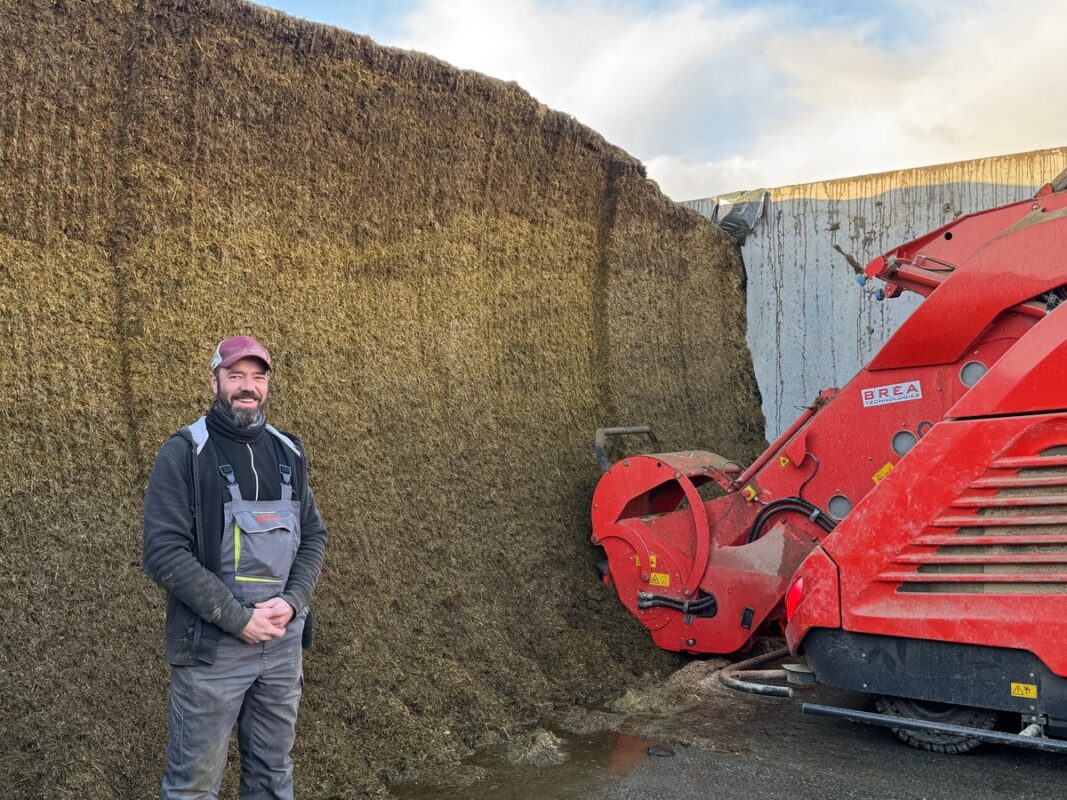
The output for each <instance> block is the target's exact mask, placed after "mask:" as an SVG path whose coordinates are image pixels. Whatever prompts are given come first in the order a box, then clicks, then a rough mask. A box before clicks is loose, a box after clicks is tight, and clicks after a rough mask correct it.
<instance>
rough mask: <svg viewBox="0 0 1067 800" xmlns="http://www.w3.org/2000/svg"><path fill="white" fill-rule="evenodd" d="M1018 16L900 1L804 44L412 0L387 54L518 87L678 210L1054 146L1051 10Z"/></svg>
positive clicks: (731, 27)
mask: <svg viewBox="0 0 1067 800" xmlns="http://www.w3.org/2000/svg"><path fill="white" fill-rule="evenodd" d="M1019 8H1020V7H1019V6H1018V5H1017V4H1009V3H1007V2H994V1H993V0H985V1H984V2H983V1H982V0H974V2H971V3H969V4H967V5H966V6H961V5H959V4H957V3H950V2H947V0H923V2H919V1H918V0H899V2H898V4H897V9H896V11H895V12H894V10H893V9H890V11H889V12H888V13H889V15H886V16H883V17H882V18H881V20H874V19H872V20H871V21H870V22H867V23H864V24H862V25H853V26H851V27H840V26H839V27H825V26H824V27H818V26H817V25H814V24H813V23H812V22H811V20H810V16H811V14H810V13H809V12H807V11H806V10H805V9H804V8H803V7H802V6H796V5H786V4H783V5H781V6H772V5H768V4H764V5H760V6H756V7H754V8H752V9H750V10H738V9H737V8H729V7H727V6H725V5H723V4H721V3H718V2H688V3H682V4H674V5H668V6H667V7H666V8H664V9H662V10H658V11H655V12H653V11H647V12H642V11H641V10H640V9H639V8H638V7H636V6H634V5H632V4H630V5H628V4H619V3H608V2H606V0H601V1H600V2H578V0H556V1H555V2H551V3H549V2H544V1H542V2H537V1H536V0H514V2H507V3H501V2H499V0H496V1H495V2H493V1H492V0H451V2H449V0H421V2H420V3H419V4H417V5H416V6H415V7H414V8H413V9H412V10H411V12H410V13H409V14H408V15H407V17H406V18H405V20H404V22H403V23H402V25H401V30H402V31H403V34H402V40H401V41H399V42H397V44H400V45H401V46H404V47H411V48H414V49H419V50H423V51H426V52H429V53H433V54H434V55H436V56H438V57H440V58H443V59H445V60H447V61H450V62H452V63H454V64H456V65H458V66H461V67H466V68H471V69H477V70H479V71H481V72H485V73H487V74H490V75H494V76H495V77H498V78H503V79H505V80H515V81H518V83H519V84H521V85H522V86H523V87H524V88H526V89H527V90H528V91H530V92H531V94H533V95H534V96H535V97H537V98H538V99H539V100H541V101H542V102H544V103H546V104H547V105H549V106H552V107H554V108H558V109H560V110H563V111H566V112H568V113H570V114H573V115H574V116H575V117H577V118H578V119H579V120H581V121H582V122H584V123H586V124H587V125H589V126H591V127H593V128H595V129H596V130H598V131H599V132H600V133H602V134H603V135H604V136H605V137H606V138H607V139H608V140H610V141H612V142H615V143H616V144H619V145H620V146H622V147H624V148H626V149H627V150H629V151H630V152H631V153H633V154H634V155H635V156H637V157H639V158H642V159H643V160H644V161H645V162H646V164H647V165H648V168H649V174H650V176H651V177H653V178H654V179H656V180H657V181H658V182H659V183H660V185H661V186H662V187H663V189H664V191H665V192H666V193H667V194H669V195H671V196H672V197H675V198H677V199H687V198H692V197H702V196H707V195H710V194H717V193H722V192H727V191H732V190H738V189H749V188H755V187H762V186H780V185H783V184H788V183H796V182H805V181H813V180H820V179H827V178H834V177H842V176H847V175H858V174H863V173H867V172H876V171H881V170H888V169H898V168H903V167H908V166H916V165H920V164H930V163H937V162H942V161H956V160H960V159H965V158H974V157H978V156H984V155H993V154H998V153H1010V152H1017V151H1022V150H1029V149H1036V148H1041V147H1053V146H1059V145H1064V144H1067V115H1065V114H1064V113H1063V111H1062V108H1060V104H1059V97H1060V95H1059V92H1058V91H1057V90H1058V89H1059V86H1058V84H1059V82H1060V80H1061V75H1062V74H1063V63H1062V62H1063V60H1064V59H1063V56H1062V55H1061V53H1062V41H1061V39H1062V32H1063V31H1064V30H1067V4H1061V3H1058V2H1054V1H1053V0H1036V2H1031V3H1029V4H1027V6H1026V9H1025V13H1023V12H1021V11H1020V10H1019ZM804 14H807V17H808V19H805V18H804V17H803V16H802V15H804ZM901 19H903V20H905V21H900V20H901ZM894 24H896V25H900V26H906V29H905V30H904V31H903V32H904V34H905V35H903V36H898V37H896V38H895V39H886V41H894V42H896V43H895V44H885V43H884V42H883V38H884V37H883V38H880V37H879V34H880V33H884V32H885V28H886V26H891V25H894ZM879 26H881V27H879ZM907 26H910V27H907ZM1050 177H1051V176H1050Z"/></svg>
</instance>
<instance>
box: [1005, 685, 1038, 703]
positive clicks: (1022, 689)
mask: <svg viewBox="0 0 1067 800" xmlns="http://www.w3.org/2000/svg"><path fill="white" fill-rule="evenodd" d="M1011 696H1012V697H1025V698H1026V699H1027V700H1036V699H1037V686H1036V685H1035V684H1033V683H1013V684H1012V685H1011Z"/></svg>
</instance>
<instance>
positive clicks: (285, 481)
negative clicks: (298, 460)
mask: <svg viewBox="0 0 1067 800" xmlns="http://www.w3.org/2000/svg"><path fill="white" fill-rule="evenodd" d="M278 471H279V472H280V473H281V474H282V502H283V503H291V502H292V500H293V471H292V469H290V468H289V467H287V466H286V465H285V464H279V465H278Z"/></svg>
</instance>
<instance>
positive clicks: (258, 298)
mask: <svg viewBox="0 0 1067 800" xmlns="http://www.w3.org/2000/svg"><path fill="white" fill-rule="evenodd" d="M0 111H2V113H0V278H2V280H0V310H2V312H3V313H2V315H0V326H2V330H3V334H4V339H5V347H4V348H3V349H2V350H0V433H2V436H0V448H2V449H0V453H2V455H3V464H4V466H5V469H4V474H5V476H6V477H5V480H4V482H3V485H2V486H0V506H2V512H3V520H4V530H3V539H2V544H0V548H2V550H0V553H2V560H0V563H2V566H3V571H4V579H3V581H0V602H2V603H3V608H4V624H3V626H2V628H0V630H2V633H0V636H2V641H0V645H2V646H0V719H2V723H0V726H2V733H3V737H2V738H3V742H4V747H3V752H2V753H0V786H3V787H4V794H5V795H6V796H12V797H14V796H18V797H49V798H97V797H100V798H104V797H141V796H150V795H151V794H152V793H153V792H154V791H155V787H156V785H157V781H158V776H159V771H160V769H161V759H162V750H163V744H164V740H165V727H164V726H165V704H166V697H165V686H166V677H167V673H166V669H165V668H164V666H163V664H162V663H161V658H160V656H161V652H162V613H163V598H162V593H161V592H160V590H158V589H156V588H155V587H154V586H152V585H150V584H149V582H148V581H147V579H146V578H145V577H144V576H143V575H142V573H141V572H140V565H139V564H140V498H141V494H142V491H143V487H144V483H145V480H146V477H147V470H148V469H149V468H150V465H151V461H152V458H153V456H154V454H155V451H156V449H157V448H158V447H159V445H160V444H161V443H162V441H163V440H164V439H165V438H166V437H167V436H168V435H169V434H170V432H171V431H173V430H174V429H176V428H177V427H179V426H180V425H182V424H185V423H187V422H189V421H191V420H192V419H194V418H195V417H196V416H197V415H199V413H201V412H202V411H203V410H204V409H205V408H206V405H207V400H208V398H207V392H206V362H207V360H208V359H209V357H210V354H211V350H212V347H213V345H214V342H215V341H216V340H217V339H218V338H220V337H222V336H224V335H228V334H230V333H233V332H250V333H253V334H255V335H256V336H258V337H260V338H261V339H262V340H263V341H264V342H265V343H266V344H267V345H268V347H270V348H271V350H272V351H273V352H274V353H275V354H276V356H277V364H276V367H277V369H276V382H275V385H274V387H273V396H272V409H271V418H272V420H273V421H274V422H275V423H276V424H279V425H282V426H283V427H288V428H291V429H292V430H295V431H297V432H299V433H300V434H301V435H303V436H304V437H305V439H306V441H307V443H308V446H309V449H310V452H311V468H312V480H313V483H314V485H315V486H316V491H317V494H318V496H319V503H320V506H321V507H322V509H323V512H324V515H325V517H326V519H327V522H328V524H329V526H330V530H331V535H332V540H331V545H330V550H329V554H328V559H327V562H328V563H327V568H326V570H325V573H324V576H323V582H322V584H321V588H320V592H319V595H318V596H317V598H316V603H315V607H316V614H317V616H318V626H317V642H316V647H315V649H314V650H313V651H312V652H311V653H310V654H309V656H308V659H307V663H306V674H307V675H306V677H307V686H306V693H305V705H304V709H303V713H302V718H301V734H300V738H299V740H298V754H297V759H298V772H297V779H298V782H299V784H300V786H301V788H302V790H303V791H304V793H305V794H306V796H309V797H354V796H360V795H361V794H362V793H364V792H365V791H368V790H373V789H374V788H375V787H378V786H380V784H381V782H382V781H383V780H388V779H390V778H393V777H395V776H397V775H400V774H404V773H406V772H409V771H410V770H412V769H414V768H418V767H419V766H420V765H422V764H425V763H431V762H433V761H435V760H438V759H442V758H448V757H449V756H450V755H452V754H455V753H457V752H461V751H462V750H463V748H465V747H467V746H472V745H477V744H480V743H484V742H486V741H490V740H492V739H493V738H494V737H497V736H499V735H500V734H501V733H502V732H509V731H513V730H516V729H517V728H518V727H520V726H522V725H523V724H525V723H526V722H528V721H529V720H532V719H534V718H536V717H538V716H539V715H542V714H545V713H551V712H552V711H553V709H558V708H562V707H566V706H567V705H570V704H574V703H584V702H593V701H598V700H602V699H604V698H606V697H607V696H609V695H611V694H617V693H618V692H620V691H621V690H622V688H623V687H624V686H625V685H626V684H627V683H628V682H631V681H632V680H633V677H634V676H635V675H637V674H640V673H641V672H643V671H647V670H655V669H662V668H665V667H666V666H668V665H669V663H670V662H669V660H668V659H667V658H666V657H665V656H663V655H662V654H660V653H658V652H656V651H655V650H654V648H653V647H652V645H651V644H650V643H649V641H648V639H647V636H646V635H645V634H644V631H643V629H641V628H640V627H639V626H638V625H637V624H636V623H634V622H633V621H632V620H630V619H629V618H628V617H627V615H626V614H625V613H624V612H623V611H622V610H621V608H620V607H619V606H618V604H617V603H616V602H615V600H614V598H612V597H611V596H610V595H609V594H608V592H607V590H605V589H603V588H602V587H599V586H597V585H596V583H595V581H594V580H593V578H592V575H593V561H594V557H593V554H592V552H591V550H590V548H589V546H588V542H587V536H588V524H587V519H588V499H589V496H590V494H591V491H592V487H593V485H594V483H595V481H596V478H597V470H596V466H595V462H594V460H593V457H592V452H591V440H592V432H593V430H594V429H595V428H596V427H597V426H600V425H607V424H633V423H637V422H643V421H646V420H647V421H650V422H652V423H653V424H655V425H656V427H657V429H658V430H659V432H660V435H661V438H662V439H663V441H664V444H665V446H666V447H668V448H671V447H677V448H682V447H686V448H689V447H705V448H710V449H716V450H718V451H720V452H723V453H725V454H728V455H729V456H731V457H734V458H738V459H745V458H750V457H751V456H752V455H754V453H755V452H756V451H757V450H758V449H759V447H760V446H761V443H762V440H761V431H762V419H761V418H760V416H759V411H758V409H759V403H758V398H757V394H756V389H755V383H754V380H753V377H752V370H751V364H750V362H749V359H748V355H747V352H746V350H745V348H744V306H745V304H744V297H743V275H742V272H741V266H740V262H739V260H738V258H737V256H736V255H735V252H734V251H733V249H732V246H731V245H730V244H729V242H728V240H727V238H726V237H725V236H724V235H722V234H721V233H720V232H718V231H717V230H715V229H713V228H712V227H711V226H709V225H708V224H706V223H705V222H703V221H702V220H701V219H700V218H699V217H697V216H696V215H695V214H692V213H689V212H686V211H683V210H682V209H680V208H679V207H677V206H675V205H674V204H672V203H670V202H669V201H667V200H666V199H665V198H664V197H663V196H662V195H660V194H659V192H658V190H657V189H656V188H655V186H654V185H653V184H651V183H649V182H648V181H647V180H645V178H644V177H643V171H642V169H641V167H640V165H639V164H637V163H636V162H635V161H634V160H633V159H631V158H630V157H629V156H627V155H626V154H624V153H622V152H621V151H619V150H618V149H616V148H614V147H612V146H611V145H609V144H607V143H606V142H604V141H603V140H602V139H601V138H600V137H598V136H597V135H596V134H595V133H593V132H592V131H590V130H588V129H586V128H584V127H582V126H581V125H579V124H578V123H576V122H575V121H574V120H572V119H571V118H569V117H566V116H564V115H561V114H558V113H556V112H552V111H550V110H547V109H546V108H545V107H544V106H541V105H539V104H538V103H537V102H536V101H535V100H533V99H532V98H530V97H529V96H528V95H527V94H526V93H525V92H523V91H522V90H521V89H520V88H518V87H517V86H515V85H513V84H505V83H501V82H499V81H495V80H492V79H489V78H486V77H484V76H481V75H477V74H473V73H469V72H462V71H459V70H456V69H453V68H451V67H449V66H447V65H445V64H442V63H440V62H438V61H436V60H434V59H432V58H429V57H426V56H423V55H419V54H415V53H407V52H401V51H397V50H390V49H386V48H382V47H380V46H378V45H375V44H374V43H373V42H371V41H370V40H368V39H366V38H364V37H360V36H356V35H352V34H348V33H344V32H340V31H337V30H333V29H328V28H325V27H322V26H318V25H313V24H309V23H303V22H300V21H296V20H293V19H290V18H288V17H284V16H282V15H279V14H275V13H272V12H268V11H265V10H263V9H260V8H257V7H254V6H251V5H247V4H244V3H238V2H231V1H229V0H211V1H205V2H192V1H189V2H181V1H180V0H144V1H143V2H134V1H133V0H130V2H123V0H98V1H96V2H92V1H90V0H84V1H76V0H65V1H64V0H57V2H43V1H42V0H30V1H29V2H19V3H14V2H8V3H5V4H4V5H3V7H2V10H0Z"/></svg>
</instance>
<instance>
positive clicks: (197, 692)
mask: <svg viewBox="0 0 1067 800" xmlns="http://www.w3.org/2000/svg"><path fill="white" fill-rule="evenodd" d="M270 364H271V360H270V354H269V353H268V352H267V350H266V348H265V347H263V345H261V344H260V343H259V342H257V341H256V340H255V339H253V338H252V337H251V336H234V337H231V338H229V339H225V340H224V341H222V342H220V343H219V345H218V347H217V348H216V350H215V356H214V358H213V359H212V361H211V377H210V384H211V390H212V392H213V393H214V395H215V403H214V405H213V406H212V408H211V410H210V411H209V412H208V414H207V415H206V416H205V417H201V418H200V419H199V420H197V421H196V422H194V423H193V424H192V425H190V426H188V427H186V428H182V429H181V430H180V431H178V433H176V434H174V435H173V436H172V437H171V438H170V439H169V440H168V441H167V442H166V444H164V445H163V448H162V449H161V450H160V451H159V455H158V456H157V457H156V463H155V467H154V468H153V470H152V477H151V478H150V479H149V482H148V489H147V491H146V492H145V501H144V552H143V559H142V561H143V565H144V569H145V572H147V573H148V575H149V576H150V577H151V578H152V579H153V580H154V581H155V582H156V583H158V584H159V585H160V586H162V587H163V588H164V589H166V590H167V617H166V658H167V662H168V663H170V664H171V665H172V666H173V668H172V670H171V696H170V714H169V722H170V742H169V744H168V746H167V765H166V769H165V771H164V774H163V794H162V796H163V800H176V799H177V798H182V800H185V799H186V798H214V797H217V796H218V791H219V784H220V782H221V780H222V772H223V769H224V767H225V764H226V753H227V749H228V745H229V738H230V733H231V731H232V730H233V727H234V724H235V723H236V724H237V739H238V744H239V746H240V752H241V797H242V798H257V800H258V799H259V798H292V797H293V763H292V758H291V756H290V751H291V750H292V746H293V739H294V737H295V728H296V715H297V707H298V705H299V702H300V689H301V684H302V683H303V675H302V671H301V669H302V652H301V637H302V633H303V629H304V622H305V618H306V616H307V613H308V603H309V601H310V600H311V595H312V592H313V591H314V589H315V584H316V583H317V582H318V578H319V572H320V571H321V569H322V560H323V555H324V553H325V550H326V528H325V527H324V526H323V524H322V520H321V519H320V518H319V512H318V509H317V508H316V507H315V496H314V494H312V492H311V488H310V487H309V486H308V480H307V462H306V459H305V457H304V447H303V443H302V442H301V441H300V440H299V439H297V438H296V437H295V436H293V435H291V434H286V433H282V432H281V431H279V430H277V429H276V428H273V427H272V426H270V425H268V424H267V423H266V418H265V416H264V407H265V403H266V401H267V394H268V389H269V386H270V377H271V371H270Z"/></svg>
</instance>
